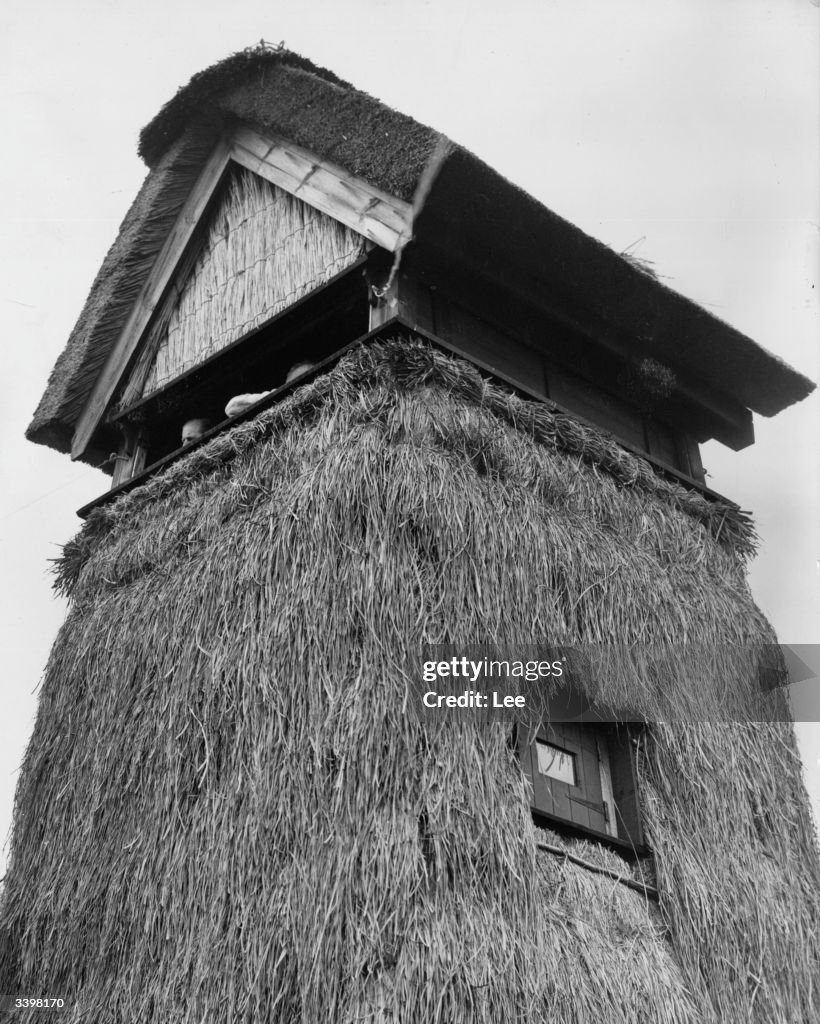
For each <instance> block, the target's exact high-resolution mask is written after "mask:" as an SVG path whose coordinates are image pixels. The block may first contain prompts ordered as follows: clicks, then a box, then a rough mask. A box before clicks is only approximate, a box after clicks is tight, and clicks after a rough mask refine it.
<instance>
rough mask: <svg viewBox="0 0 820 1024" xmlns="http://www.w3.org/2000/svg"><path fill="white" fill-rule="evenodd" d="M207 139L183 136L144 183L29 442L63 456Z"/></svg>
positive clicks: (204, 134)
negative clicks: (52, 449)
mask: <svg viewBox="0 0 820 1024" xmlns="http://www.w3.org/2000/svg"><path fill="white" fill-rule="evenodd" d="M215 138H216V136H215V134H214V130H213V128H212V127H210V128H209V127H207V126H205V125H200V127H199V128H198V129H197V130H191V131H188V132H187V133H186V134H185V135H184V136H183V137H182V138H180V139H178V140H177V141H176V142H175V143H174V145H173V146H171V148H170V149H169V150H168V151H167V152H166V154H165V155H164V156H163V158H162V161H161V162H160V164H159V165H158V166H157V167H156V168H155V169H154V170H153V171H152V172H151V173H150V174H149V175H148V176H147V177H146V179H145V181H144V182H143V185H142V187H141V189H140V191H139V192H138V194H137V197H136V199H135V200H134V202H133V203H132V204H131V207H130V209H129V210H128V213H127V214H126V215H125V219H124V220H123V222H122V224H121V225H120V229H119V231H118V233H117V237H116V239H115V240H114V242H113V244H112V246H111V248H110V249H109V250H108V254H107V255H106V257H105V259H104V260H103V263H102V266H101V267H100V269H99V271H98V272H97V276H96V277H95V279H94V283H93V284H92V286H91V291H90V293H89V296H88V299H87V300H86V303H85V306H84V307H83V310H82V313H81V314H80V318H79V320H78V321H77V323H76V325H75V327H74V330H73V331H72V332H71V335H70V337H69V339H68V343H67V345H66V347H65V348H64V349H63V351H62V353H61V354H60V356H59V358H58V360H57V363H56V365H55V367H54V369H53V370H52V371H51V375H50V376H49V381H48V386H47V388H46V390H45V393H44V394H43V396H42V398H41V399H40V403H39V405H38V406H37V409H36V411H35V413H34V417H33V419H32V421H31V424H30V425H29V427H28V429H27V430H26V437H27V438H28V439H29V440H30V441H34V442H35V443H36V444H45V445H49V446H50V447H52V448H56V449H57V451H60V452H69V451H71V439H72V436H73V432H74V424H75V423H76V422H77V420H78V419H79V416H80V413H81V412H82V409H83V406H84V405H85V402H86V401H87V399H88V396H89V394H90V392H91V389H92V387H93V385H94V382H95V380H96V379H97V376H98V375H99V373H100V372H101V370H102V367H103V366H104V364H105V361H106V359H107V358H108V354H109V352H110V349H111V345H112V343H113V340H114V339H115V338H116V337H117V335H118V333H119V331H120V330H121V329H122V326H123V324H124V323H125V321H126V320H127V318H128V315H129V314H130V312H131V310H132V308H133V306H134V303H135V302H136V300H137V297H138V296H139V293H140V291H141V289H142V287H143V284H144V282H145V279H146V278H147V276H148V274H149V272H150V270H151V267H152V266H153V264H154V261H155V260H156V258H157V256H158V254H159V252H160V250H161V249H162V246H163V245H164V244H165V241H166V239H167V237H168V233H169V231H170V230H171V226H172V225H173V223H174V220H175V218H176V216H177V214H178V213H179V210H180V208H181V207H182V205H183V203H184V202H185V200H186V199H187V197H188V194H189V192H190V190H191V188H192V186H193V184H194V182H195V181H196V178H197V176H198V175H199V173H200V171H201V170H202V165H203V163H204V162H205V160H206V158H207V157H208V155H209V153H210V151H211V149H212V148H213V145H214V141H215ZM89 461H94V460H93V457H92V458H91V459H90V460H89Z"/></svg>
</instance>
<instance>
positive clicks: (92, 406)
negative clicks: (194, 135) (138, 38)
mask: <svg viewBox="0 0 820 1024" xmlns="http://www.w3.org/2000/svg"><path fill="white" fill-rule="evenodd" d="M229 160H230V147H229V146H227V145H226V144H225V143H224V142H220V143H219V144H218V145H217V146H216V148H215V149H214V151H213V153H211V155H210V157H209V158H208V160H207V162H206V164H205V167H204V168H203V170H202V173H201V174H200V176H199V178H198V179H197V181H196V183H195V185H194V187H193V189H192V190H191V192H190V194H189V196H188V198H187V200H186V201H185V204H184V205H183V207H182V210H181V211H180V213H179V216H178V217H177V219H176V221H175V222H174V226H173V228H172V229H171V232H170V234H169V235H168V238H167V239H166V240H165V244H164V245H163V247H162V249H161V250H160V253H159V255H158V256H157V259H156V262H155V263H154V265H153V267H152V268H151V272H150V273H149V275H148V278H147V280H146V282H145V284H144V285H143V287H142V291H141V292H140V294H139V297H138V298H137V301H136V302H135V303H134V307H133V309H132V310H131V313H130V315H129V317H128V319H127V320H126V322H125V326H124V327H123V329H122V331H121V332H120V335H119V338H118V339H117V341H116V342H115V344H114V346H113V348H112V349H111V352H110V353H109V355H108V358H107V359H106V361H105V364H104V366H103V368H102V371H101V373H100V375H99V377H98V378H97V382H96V384H95V385H94V389H93V390H92V392H91V397H90V398H89V399H88V401H87V402H86V404H85V408H84V409H83V411H82V413H81V415H80V418H79V420H78V421H77V426H76V427H75V429H74V437H73V439H72V442H71V458H72V459H78V458H80V456H82V455H83V453H84V452H85V451H86V449H87V448H88V446H89V444H90V442H91V438H92V436H93V434H94V431H95V430H96V429H97V427H98V425H99V423H100V421H101V420H102V418H103V416H104V415H105V411H106V409H107V408H108V403H109V402H110V401H111V398H112V396H113V394H114V391H115V390H116V387H117V385H118V383H119V381H120V379H121V377H122V374H123V373H124V372H125V370H126V368H127V366H128V363H129V361H130V359H131V356H132V355H133V354H134V352H135V351H136V348H137V346H138V345H139V342H140V339H141V338H142V336H143V333H144V331H145V329H146V328H147V326H148V323H149V321H150V319H151V316H152V315H153V313H154V310H155V309H156V307H157V305H158V304H159V303H160V302H161V300H162V296H163V294H164V293H165V290H166V288H167V287H168V285H169V283H170V282H171V280H172V279H173V275H174V272H175V270H176V268H177V265H178V263H179V261H180V259H181V258H182V256H183V254H184V253H185V249H186V247H187V246H188V243H189V242H190V241H191V238H192V236H193V234H194V231H195V230H196V228H197V225H198V224H199V221H200V220H201V218H202V216H203V214H204V213H205V210H206V209H207V206H208V204H209V202H210V201H211V197H212V196H213V194H214V192H215V191H216V189H217V186H218V185H219V182H220V181H221V180H222V175H223V174H224V172H225V168H226V167H227V165H228V162H229Z"/></svg>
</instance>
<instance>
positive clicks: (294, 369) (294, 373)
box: [285, 360, 316, 384]
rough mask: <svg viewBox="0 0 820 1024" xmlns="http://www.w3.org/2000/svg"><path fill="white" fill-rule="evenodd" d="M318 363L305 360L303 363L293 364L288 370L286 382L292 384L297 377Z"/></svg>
mask: <svg viewBox="0 0 820 1024" xmlns="http://www.w3.org/2000/svg"><path fill="white" fill-rule="evenodd" d="M315 365H316V363H310V362H307V361H305V360H303V361H302V362H301V363H294V364H293V366H291V368H290V369H289V370H288V375H287V377H285V383H286V384H290V382H291V381H292V380H295V379H296V378H297V377H301V376H302V374H303V373H307V372H308V370H312V369H313V367H314V366H315Z"/></svg>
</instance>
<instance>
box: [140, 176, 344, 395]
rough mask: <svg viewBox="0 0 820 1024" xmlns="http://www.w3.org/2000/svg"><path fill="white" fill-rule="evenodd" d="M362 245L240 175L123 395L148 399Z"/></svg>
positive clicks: (320, 280)
mask: <svg viewBox="0 0 820 1024" xmlns="http://www.w3.org/2000/svg"><path fill="white" fill-rule="evenodd" d="M363 251H364V238H363V237H362V236H361V235H359V234H357V233H356V232H355V231H352V230H351V229H350V228H348V227H345V225H344V224H340V223H339V221H337V220H334V219H333V218H332V217H328V216H327V215H326V214H324V213H321V212H320V211H319V210H316V209H314V207H312V206H308V204H307V203H304V202H302V200H301V199H297V198H296V197H295V196H292V195H290V194H289V193H288V192H284V191H283V190H282V189H280V188H278V187H277V186H276V185H272V184H270V183H269V182H267V181H265V180H264V179H263V178H260V177H259V176H258V175H256V174H252V173H251V172H250V171H246V170H244V169H243V168H237V170H236V171H235V172H234V174H233V175H232V176H231V179H230V181H229V182H228V184H227V187H226V189H225V193H224V195H223V197H222V200H221V202H220V204H219V206H218V207H217V209H216V210H215V212H214V214H213V216H212V218H211V223H210V225H209V227H208V231H207V234H206V236H205V238H204V239H203V243H202V246H201V249H200V250H199V254H198V255H197V256H196V259H195V260H193V261H192V262H193V266H191V267H190V268H189V269H188V270H187V277H186V279H185V280H181V281H178V282H177V285H176V288H175V289H174V292H173V293H172V295H173V298H172V300H169V301H168V302H167V303H166V306H165V308H164V309H163V310H162V312H161V314H160V315H159V316H158V317H157V318H156V319H155V321H154V323H153V325H152V328H151V331H150V333H149V335H148V338H147V339H146V342H145V344H144V345H143V347H142V350H141V352H140V356H139V358H138V360H137V362H136V364H135V367H134V369H133V370H132V373H131V376H130V378H129V381H128V383H127V384H126V386H125V387H124V389H123V393H122V395H121V397H120V405H121V406H123V407H125V406H128V405H130V404H132V403H133V402H135V401H136V400H137V399H139V398H140V397H142V396H143V395H148V394H151V393H152V392H153V391H156V390H157V389H158V388H161V387H162V386H163V385H165V384H167V383H168V382H169V381H171V380H173V379H174V378H175V377H178V376H180V374H182V373H184V372H185V371H186V370H188V369H190V368H191V367H192V366H195V365H197V364H198V363H201V362H202V361H203V359H207V358H208V357H209V356H212V355H213V354H214V353H215V352H218V351H219V350H220V349H223V348H225V346H226V345H230V344H231V342H233V341H236V340H237V338H240V337H241V336H242V335H244V334H247V333H248V332H249V331H252V330H253V329H254V328H255V327H258V326H259V324H261V323H262V322H263V321H264V320H267V319H269V318H270V317H272V316H274V315H275V314H276V313H279V312H281V310H283V309H286V308H287V307H288V306H291V305H293V303H294V302H297V301H298V300H299V299H300V298H302V296H304V295H306V294H307V293H308V292H309V291H312V290H313V289H314V288H318V287H319V286H320V285H322V284H324V283H325V282H327V281H328V280H330V278H331V277H333V275H334V274H338V273H339V272H340V271H342V270H344V269H345V267H349V266H350V264H351V263H354V262H355V261H356V260H357V259H358V257H359V256H361V255H362V253H363Z"/></svg>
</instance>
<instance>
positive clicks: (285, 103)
mask: <svg viewBox="0 0 820 1024" xmlns="http://www.w3.org/2000/svg"><path fill="white" fill-rule="evenodd" d="M203 115H206V116H208V117H209V119H210V120H211V121H213V120H214V119H215V118H219V117H221V118H222V119H223V122H224V123H225V124H226V125H230V124H231V123H232V122H234V121H245V122H248V123H250V124H253V125H256V126H257V127H259V128H260V129H262V130H265V129H267V130H269V131H272V132H274V133H276V134H279V135H282V136H284V137H285V138H287V139H289V140H290V141H292V142H295V143H297V145H301V146H304V147H305V148H307V149H310V150H311V151H313V152H315V153H318V155H319V156H321V157H324V158H325V159H327V160H331V161H333V162H334V163H337V164H339V165H340V166H342V167H344V168H345V169H346V170H347V171H350V172H351V173H353V174H355V175H357V176H358V177H360V178H363V179H364V180H365V181H367V182H369V183H370V184H371V185H375V186H377V187H378V188H381V189H383V190H384V191H385V192H387V193H389V194H390V195H393V196H396V197H398V198H399V199H404V200H406V201H408V202H409V201H411V200H412V199H413V194H414V192H415V189H416V185H417V184H418V181H419V179H420V178H421V175H422V172H423V170H424V168H425V166H426V164H427V161H428V159H429V157H430V155H431V153H432V152H433V150H434V148H435V146H436V143H437V142H438V141H439V139H440V138H441V136H440V135H439V134H438V133H437V132H435V131H433V129H431V128H428V127H427V126H426V125H422V124H419V123H418V122H417V121H414V120H413V118H411V117H408V116H407V115H406V114H401V113H399V112H398V111H396V110H393V109H392V108H390V107H388V106H386V105H385V104H384V103H381V102H380V101H379V100H376V99H374V98H373V97H372V96H369V95H368V94H367V93H365V92H362V91H361V90H359V89H356V88H354V87H353V86H352V85H349V84H348V83H347V82H344V81H342V79H340V78H338V77H337V76H336V75H334V74H333V73H332V72H330V71H327V70H326V69H324V68H319V67H316V65H314V64H312V63H311V62H310V61H309V60H306V59H305V58H304V57H300V56H299V55H298V54H295V53H291V52H290V51H288V50H270V49H259V48H257V49H251V50H244V51H242V52H241V53H236V54H233V55H232V56H231V57H228V58H227V59H226V60H223V61H220V62H219V63H218V64H215V65H214V66H213V67H210V68H207V69H206V70H204V71H201V72H200V73H199V74H197V75H194V77H193V78H192V79H191V81H190V82H189V83H188V84H187V85H186V86H184V87H183V88H181V89H180V90H179V91H178V92H177V94H176V95H175V96H174V97H173V99H171V100H170V101H169V102H168V103H166V104H165V106H164V107H163V108H162V109H161V110H160V112H159V114H157V116H156V117H155V118H154V120H153V121H151V122H150V124H148V125H147V126H146V127H145V128H144V129H143V131H142V133H141V135H140V155H141V156H142V157H143V159H145V161H146V163H147V164H148V166H149V167H154V166H155V165H156V164H157V163H158V161H160V160H161V159H162V158H163V156H164V154H165V152H166V151H167V148H168V146H169V145H172V144H173V143H174V141H175V140H176V139H177V138H178V137H179V135H180V134H181V133H182V132H183V131H184V130H185V128H186V126H187V125H190V124H196V123H197V122H198V121H199V120H200V119H201V118H202V117H203Z"/></svg>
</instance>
